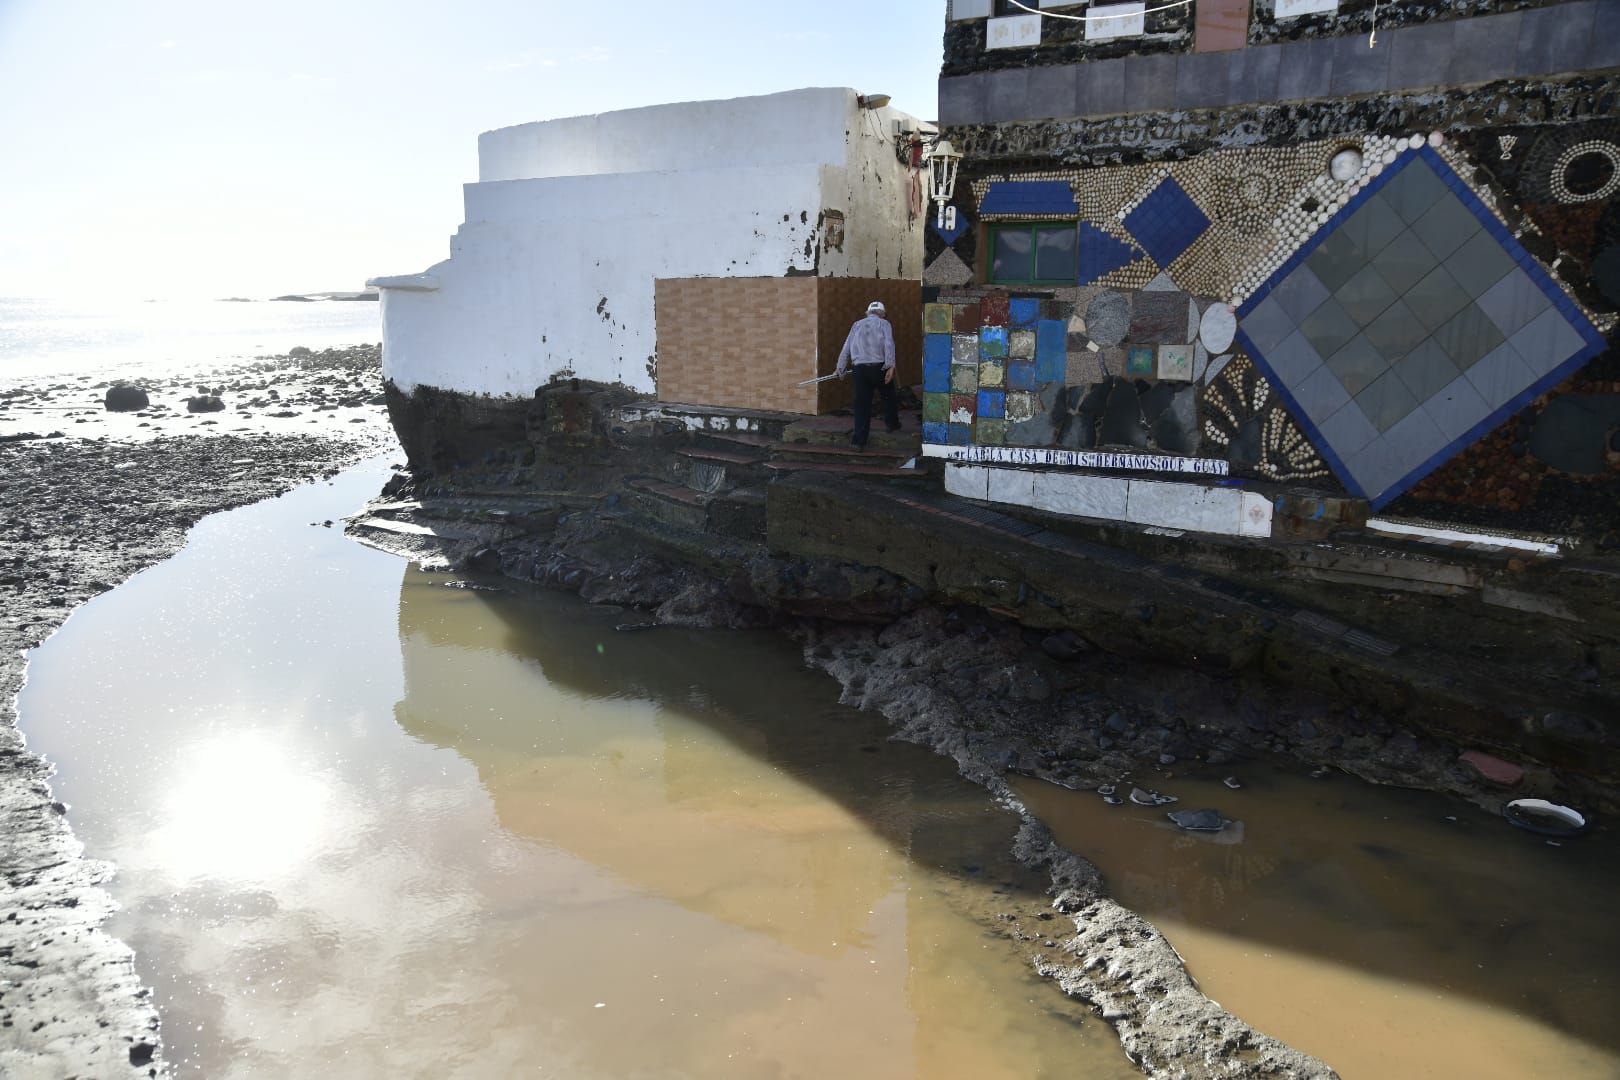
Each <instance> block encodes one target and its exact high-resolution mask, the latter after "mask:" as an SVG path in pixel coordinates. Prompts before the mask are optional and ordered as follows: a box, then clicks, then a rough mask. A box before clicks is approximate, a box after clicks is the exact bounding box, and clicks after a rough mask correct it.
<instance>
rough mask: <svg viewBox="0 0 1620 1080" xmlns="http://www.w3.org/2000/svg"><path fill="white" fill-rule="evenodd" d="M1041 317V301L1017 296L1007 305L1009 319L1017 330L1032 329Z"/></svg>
mask: <svg viewBox="0 0 1620 1080" xmlns="http://www.w3.org/2000/svg"><path fill="white" fill-rule="evenodd" d="M1040 317H1041V302H1040V301H1039V300H1035V299H1031V298H1029V297H1025V296H1016V297H1014V298H1013V299H1012V302H1011V303H1010V304H1008V306H1007V321H1008V322H1009V323H1011V324H1012V327H1013V329H1015V330H1031V329H1033V328H1034V326H1035V323H1036V322H1037V321H1038V320H1039V319H1040Z"/></svg>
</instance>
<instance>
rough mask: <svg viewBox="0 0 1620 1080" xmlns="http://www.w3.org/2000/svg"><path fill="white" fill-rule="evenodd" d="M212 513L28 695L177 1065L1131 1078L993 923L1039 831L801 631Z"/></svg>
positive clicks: (47, 657) (56, 654)
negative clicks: (1016, 835)
mask: <svg viewBox="0 0 1620 1080" xmlns="http://www.w3.org/2000/svg"><path fill="white" fill-rule="evenodd" d="M386 475H387V473H386V470H385V469H383V468H382V467H381V463H372V464H371V465H368V466H365V467H362V468H360V469H356V470H351V471H350V472H348V473H345V474H343V475H342V476H341V477H339V478H338V480H337V481H335V482H334V483H331V484H321V485H315V486H312V487H308V488H304V489H301V490H299V491H297V492H294V493H292V494H290V495H288V496H286V497H284V498H282V499H279V500H275V501H273V502H269V503H262V504H259V505H258V506H254V507H248V508H244V509H242V510H238V511H233V512H231V513H228V514H223V515H219V516H217V517H214V518H210V519H208V520H207V521H205V522H203V523H202V524H201V525H199V526H198V527H197V528H196V529H195V530H194V532H193V534H192V538H191V542H190V544H189V545H188V547H187V548H186V550H185V551H184V552H182V553H181V554H180V555H178V556H176V557H175V558H174V559H173V560H171V561H169V562H167V563H164V564H163V565H160V566H158V567H154V568H153V569H151V570H149V571H147V572H146V573H143V574H141V575H139V576H138V577H136V578H135V579H133V580H131V581H130V582H128V583H126V584H125V585H123V586H121V587H119V588H118V589H116V590H113V591H112V592H110V593H107V594H105V595H103V596H101V597H98V598H97V599H96V600H94V601H92V602H91V603H90V604H88V605H87V606H86V607H85V608H84V609H82V610H81V611H79V612H78V613H76V614H75V615H74V616H73V617H72V618H71V619H70V620H69V622H68V623H67V625H66V626H65V627H64V628H63V629H62V630H61V631H60V632H59V633H58V634H57V635H56V636H55V637H54V638H53V639H52V640H51V641H49V642H48V643H47V644H46V645H45V646H43V647H42V648H40V649H39V650H37V651H36V653H35V654H34V656H33V658H32V662H31V665H30V674H29V683H28V686H27V689H26V690H25V691H24V694H23V697H22V700H21V708H22V723H23V725H24V728H25V730H26V731H27V733H28V735H29V738H30V741H31V744H32V746H33V747H34V748H35V749H37V750H39V751H41V752H43V753H45V754H46V755H47V756H48V757H49V758H50V759H51V760H52V761H54V762H56V763H57V765H58V766H59V768H60V773H59V775H58V777H57V779H56V780H55V782H54V783H55V788H56V792H57V795H58V797H60V798H62V799H64V800H65V801H67V802H68V803H69V804H70V805H71V807H72V809H71V811H70V819H71V821H72V822H73V825H74V827H75V829H76V831H77V833H78V835H79V837H80V838H81V839H82V840H83V841H84V843H85V845H86V848H87V853H88V854H89V855H91V856H92V857H98V858H106V859H111V860H113V861H115V862H116V863H117V864H118V865H119V873H118V876H117V878H116V879H115V880H114V881H113V882H112V883H111V885H110V888H111V890H112V892H113V894H114V896H115V898H116V899H117V900H118V901H119V902H120V903H121V904H122V906H123V907H122V911H121V912H120V913H119V914H118V915H117V916H116V917H115V918H114V920H113V921H112V923H111V924H110V927H109V928H110V930H111V931H112V932H113V933H115V934H118V935H119V936H121V937H123V938H124V939H125V940H127V941H129V942H130V944H131V945H132V946H134V948H135V949H136V950H137V954H138V959H137V966H138V968H139V970H140V973H141V975H142V976H143V978H144V979H145V980H146V981H147V983H148V985H150V986H152V987H153V988H154V992H155V994H156V997H157V1001H158V1004H159V1006H160V1009H161V1011H162V1015H163V1018H164V1039H165V1043H166V1053H167V1055H168V1056H169V1058H170V1060H172V1061H174V1062H176V1063H177V1064H178V1065H179V1072H180V1074H181V1075H184V1076H206V1077H210V1078H213V1077H267V1076H343V1077H372V1076H375V1077H403V1076H424V1077H504V1076H515V1075H539V1076H562V1077H583V1078H589V1077H604V1078H606V1077H612V1078H624V1077H633V1078H643V1077H645V1078H654V1077H657V1078H676V1077H694V1078H697V1077H701V1078H709V1077H746V1078H756V1077H757V1078H785V1077H834V1076H836V1077H874V1078H877V1077H904V1076H915V1077H930V1078H933V1077H946V1078H950V1077H964V1078H966V1077H973V1078H985V1077H990V1078H995V1077H1005V1078H1009V1080H1010V1078H1022V1077H1056V1076H1059V1075H1062V1076H1066V1077H1067V1076H1076V1077H1085V1078H1099V1080H1117V1078H1123V1077H1128V1076H1132V1075H1137V1074H1136V1073H1135V1070H1134V1069H1133V1068H1132V1066H1131V1065H1130V1063H1129V1062H1128V1061H1127V1060H1126V1058H1125V1057H1124V1055H1123V1053H1122V1052H1121V1051H1120V1049H1119V1046H1118V1043H1117V1041H1116V1040H1115V1038H1114V1036H1113V1033H1112V1032H1111V1030H1110V1029H1109V1028H1108V1027H1107V1026H1106V1025H1105V1024H1103V1023H1102V1022H1101V1021H1099V1020H1096V1019H1094V1018H1092V1017H1091V1015H1090V1014H1089V1012H1088V1011H1087V1010H1086V1009H1085V1008H1084V1007H1082V1006H1081V1005H1079V1004H1078V1003H1076V1002H1074V1001H1072V1000H1070V999H1068V998H1067V997H1065V996H1064V995H1063V994H1062V993H1061V992H1060V991H1058V990H1057V988H1056V987H1055V986H1054V985H1053V984H1051V983H1050V982H1049V981H1046V980H1042V979H1040V978H1038V977H1037V976H1035V975H1034V974H1033V972H1032V970H1031V968H1030V965H1029V963H1028V958H1027V955H1026V951H1027V949H1028V948H1029V947H1030V946H1017V945H1015V944H1014V943H1012V942H1011V941H1009V940H1008V939H1007V938H1006V937H1005V936H1004V935H1002V934H1001V933H1000V932H998V930H997V929H996V927H997V925H998V924H997V923H996V921H995V919H994V913H995V912H996V910H997V909H998V905H1002V904H1003V903H1004V902H1005V901H1006V899H1007V897H1008V895H1009V894H1012V895H1013V896H1014V897H1016V898H1018V899H1020V900H1022V901H1024V902H1029V901H1030V900H1031V899H1032V898H1033V899H1034V901H1035V902H1039V898H1040V897H1041V896H1042V887H1043V885H1044V882H1042V881H1041V880H1039V879H1036V878H1034V877H1032V876H1030V875H1027V874H1024V873H1022V872H1020V871H1019V870H1018V869H1017V868H1016V867H1015V866H1013V865H1012V864H1011V861H1010V859H1009V857H1008V855H1007V851H1008V847H1009V844H1010V841H1011V836H1012V833H1013V830H1014V828H1015V826H1016V821H1015V819H1014V818H1013V817H1012V816H1011V815H1010V814H1008V813H1007V812H1005V811H1001V810H998V809H996V808H995V807H994V806H992V805H991V804H990V802H989V800H988V799H987V798H986V796H985V794H984V792H983V791H982V789H979V788H977V787H975V786H973V785H970V784H968V783H966V782H965V781H963V780H961V779H960V778H959V777H958V776H956V774H955V770H954V767H953V766H952V765H951V764H950V763H949V762H947V761H945V760H944V759H941V758H938V757H936V756H935V755H932V754H930V753H928V752H926V751H924V750H921V749H919V748H916V747H912V746H907V745H901V744H892V743H888V742H886V741H885V734H886V731H885V725H884V723H883V721H882V720H881V719H880V718H876V717H873V716H870V715H865V714H861V713H859V712H856V711H854V710H852V709H848V708H844V707H841V706H839V705H838V704H837V702H836V698H837V690H836V687H835V686H834V684H833V683H832V682H831V681H830V680H828V679H826V678H825V677H824V676H821V675H819V674H816V673H814V672H811V671H808V670H806V669H805V667H804V665H803V663H802V662H801V658H800V656H799V654H798V651H797V650H796V649H795V648H794V647H793V646H791V645H790V644H788V643H787V642H785V641H784V640H782V639H780V638H777V637H775V636H770V635H757V634H756V635H750V634H732V633H703V632H696V631H682V630H656V631H651V632H620V631H616V630H615V629H614V627H615V624H617V623H622V622H624V621H626V619H627V618H629V616H626V615H621V614H615V613H613V612H611V611H607V610H602V609H594V608H591V607H588V606H587V605H584V604H582V603H580V602H579V601H577V600H575V599H573V598H570V597H564V596H559V595H555V594H543V593H539V594H522V595H520V594H517V593H493V592H480V591H475V590H471V589H464V588H452V587H448V585H449V583H450V582H451V581H452V580H453V579H451V578H447V577H445V576H443V575H428V574H424V573H422V572H420V571H418V570H416V569H414V568H410V567H407V566H406V565H405V564H404V563H403V562H401V561H400V560H397V559H394V558H392V557H389V556H386V555H382V554H380V553H377V552H374V551H370V550H368V549H365V548H362V547H360V546H358V545H356V544H354V543H352V542H351V541H348V540H347V539H345V538H344V537H343V536H342V535H341V534H340V533H339V532H338V531H337V530H336V529H335V528H324V527H319V526H312V525H311V524H310V523H311V522H321V521H324V520H326V519H335V518H337V517H338V516H339V515H340V514H342V513H346V512H351V511H352V510H354V509H355V508H356V507H358V506H359V505H360V503H361V502H362V501H363V500H364V499H365V498H366V497H367V496H368V495H369V494H371V493H372V492H374V491H376V490H377V488H378V486H379V485H380V484H381V482H382V480H383V479H384V478H385V477H386Z"/></svg>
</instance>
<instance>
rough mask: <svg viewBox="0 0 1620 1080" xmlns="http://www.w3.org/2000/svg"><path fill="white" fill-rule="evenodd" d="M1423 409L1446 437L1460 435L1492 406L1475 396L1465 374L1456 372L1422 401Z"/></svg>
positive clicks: (1476, 392) (1489, 410) (1487, 412)
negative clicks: (1440, 387)
mask: <svg viewBox="0 0 1620 1080" xmlns="http://www.w3.org/2000/svg"><path fill="white" fill-rule="evenodd" d="M1423 411H1424V412H1426V413H1428V414H1429V418H1430V419H1431V420H1433V421H1434V422H1435V424H1436V425H1437V426H1438V427H1439V428H1440V430H1441V431H1442V432H1444V433H1445V436H1446V438H1447V439H1460V438H1462V437H1463V436H1464V435H1466V434H1467V433H1468V431H1469V429H1470V428H1472V427H1473V426H1474V425H1475V424H1477V423H1479V422H1480V421H1481V420H1483V419H1485V418H1486V417H1487V416H1489V415H1490V414H1491V412H1492V409H1491V408H1490V406H1488V405H1486V404H1485V399H1484V398H1482V397H1480V396H1479V391H1478V390H1475V389H1474V384H1473V383H1471V382H1469V381H1468V378H1467V377H1466V376H1459V377H1457V378H1456V379H1453V380H1452V382H1451V384H1450V385H1449V386H1447V387H1445V388H1444V389H1442V390H1441V391H1440V392H1439V393H1438V394H1435V395H1434V396H1433V397H1431V398H1429V400H1428V401H1425V402H1424V403H1423Z"/></svg>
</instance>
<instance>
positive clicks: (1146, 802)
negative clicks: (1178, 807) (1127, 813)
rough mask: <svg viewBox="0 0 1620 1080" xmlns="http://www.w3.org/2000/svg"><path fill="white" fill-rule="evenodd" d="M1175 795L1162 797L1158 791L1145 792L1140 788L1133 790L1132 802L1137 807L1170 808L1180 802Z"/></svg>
mask: <svg viewBox="0 0 1620 1080" xmlns="http://www.w3.org/2000/svg"><path fill="white" fill-rule="evenodd" d="M1179 801H1180V800H1179V799H1177V798H1176V797H1175V796H1174V795H1161V794H1159V793H1158V792H1157V791H1143V790H1142V789H1141V788H1139V787H1133V788H1131V802H1133V803H1135V804H1136V805H1137V806H1169V805H1170V804H1171V803H1173V802H1179Z"/></svg>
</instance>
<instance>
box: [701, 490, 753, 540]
mask: <svg viewBox="0 0 1620 1080" xmlns="http://www.w3.org/2000/svg"><path fill="white" fill-rule="evenodd" d="M709 528H710V529H711V530H712V531H713V532H715V533H716V534H718V535H720V536H727V537H731V538H733V539H736V540H747V541H750V542H752V543H758V544H763V543H764V542H765V491H764V489H763V488H757V487H742V488H737V489H736V490H734V491H728V492H727V493H726V494H724V495H717V496H716V497H715V498H714V500H713V501H712V502H710V503H709Z"/></svg>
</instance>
